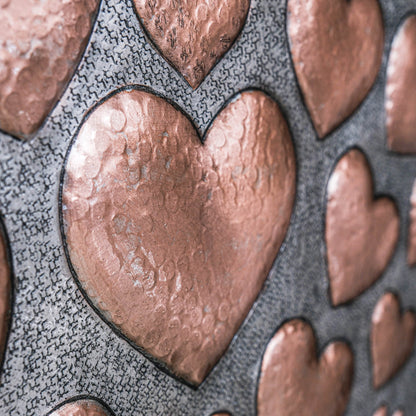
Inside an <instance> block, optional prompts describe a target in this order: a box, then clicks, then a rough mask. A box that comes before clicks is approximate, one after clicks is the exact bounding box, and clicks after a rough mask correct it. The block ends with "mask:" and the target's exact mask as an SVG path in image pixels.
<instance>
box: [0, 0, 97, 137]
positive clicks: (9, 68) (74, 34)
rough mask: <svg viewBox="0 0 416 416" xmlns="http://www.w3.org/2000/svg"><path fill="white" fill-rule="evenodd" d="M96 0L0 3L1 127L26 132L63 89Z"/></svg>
mask: <svg viewBox="0 0 416 416" xmlns="http://www.w3.org/2000/svg"><path fill="white" fill-rule="evenodd" d="M98 3H99V0H79V1H75V0H70V1H61V0H49V1H39V0H8V1H6V2H4V1H3V2H1V4H0V19H1V24H2V30H1V31H0V128H1V129H2V130H4V131H6V132H8V133H10V134H13V135H15V136H17V137H20V138H29V137H30V136H31V135H33V134H34V133H35V132H36V130H37V129H38V128H39V127H40V125H41V124H42V122H43V121H44V120H45V118H46V116H47V115H48V113H49V112H50V111H51V110H52V108H53V106H54V105H55V104H56V102H57V100H58V99H59V97H60V96H61V94H62V92H63V90H64V89H65V87H66V85H67V83H68V81H69V79H70V78H71V76H72V74H73V73H74V71H75V68H76V66H77V64H78V62H79V60H80V58H81V55H82V53H83V51H84V49H85V46H86V44H87V40H88V37H89V35H90V32H91V28H92V22H93V18H94V16H95V13H96V10H97V7H98Z"/></svg>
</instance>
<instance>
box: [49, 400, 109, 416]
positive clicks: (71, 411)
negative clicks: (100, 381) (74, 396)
mask: <svg viewBox="0 0 416 416" xmlns="http://www.w3.org/2000/svg"><path fill="white" fill-rule="evenodd" d="M48 416H110V413H109V412H107V410H105V409H104V407H103V406H101V404H99V403H97V402H96V401H94V400H77V401H73V402H69V403H66V404H64V405H63V406H61V407H59V408H58V409H56V410H54V411H53V412H52V413H49V414H48Z"/></svg>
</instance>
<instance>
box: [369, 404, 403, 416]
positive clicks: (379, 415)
mask: <svg viewBox="0 0 416 416" xmlns="http://www.w3.org/2000/svg"><path fill="white" fill-rule="evenodd" d="M374 416H388V407H387V406H385V405H384V406H381V407H379V408H378V409H377V410H376V412H375V413H374ZM393 416H404V413H403V412H402V411H401V410H396V411H395V412H394V413H393Z"/></svg>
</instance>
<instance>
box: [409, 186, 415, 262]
mask: <svg viewBox="0 0 416 416" xmlns="http://www.w3.org/2000/svg"><path fill="white" fill-rule="evenodd" d="M407 240H408V242H407V244H408V247H407V263H408V264H409V266H414V265H416V181H415V182H414V183H413V189H412V195H411V196H410V213H409V231H408V236H407Z"/></svg>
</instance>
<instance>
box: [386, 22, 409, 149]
mask: <svg viewBox="0 0 416 416" xmlns="http://www.w3.org/2000/svg"><path fill="white" fill-rule="evenodd" d="M415 109H416V15H412V16H410V17H408V18H407V19H406V20H405V21H404V23H403V24H402V25H401V27H400V29H399V30H398V33H397V34H396V36H395V39H394V41H393V45H392V47H391V51H390V57H389V64H388V67H387V84H386V116H387V138H388V145H389V148H390V149H391V150H394V151H395V152H399V153H416V110H415Z"/></svg>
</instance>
